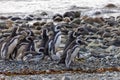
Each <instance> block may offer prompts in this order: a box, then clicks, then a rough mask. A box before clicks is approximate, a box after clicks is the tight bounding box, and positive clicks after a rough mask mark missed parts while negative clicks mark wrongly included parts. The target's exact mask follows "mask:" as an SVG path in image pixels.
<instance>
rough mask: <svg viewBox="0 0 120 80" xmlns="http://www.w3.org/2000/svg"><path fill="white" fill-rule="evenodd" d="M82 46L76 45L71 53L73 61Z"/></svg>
mask: <svg viewBox="0 0 120 80" xmlns="http://www.w3.org/2000/svg"><path fill="white" fill-rule="evenodd" d="M79 50H80V48H79V47H75V48H74V49H73V51H72V53H71V60H72V61H73V60H74V58H75V57H76V55H77V54H78V52H79Z"/></svg>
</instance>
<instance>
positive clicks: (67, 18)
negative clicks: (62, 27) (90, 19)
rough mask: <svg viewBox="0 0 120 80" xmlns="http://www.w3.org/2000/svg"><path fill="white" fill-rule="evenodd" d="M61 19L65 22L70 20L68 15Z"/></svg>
mask: <svg viewBox="0 0 120 80" xmlns="http://www.w3.org/2000/svg"><path fill="white" fill-rule="evenodd" d="M63 21H64V22H66V23H68V22H70V21H71V20H70V18H69V17H65V18H63Z"/></svg>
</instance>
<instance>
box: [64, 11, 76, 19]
mask: <svg viewBox="0 0 120 80" xmlns="http://www.w3.org/2000/svg"><path fill="white" fill-rule="evenodd" d="M63 17H69V18H70V20H73V19H74V18H75V14H74V13H73V12H72V11H71V12H66V13H64V14H63Z"/></svg>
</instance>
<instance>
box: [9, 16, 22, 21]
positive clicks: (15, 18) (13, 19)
mask: <svg viewBox="0 0 120 80" xmlns="http://www.w3.org/2000/svg"><path fill="white" fill-rule="evenodd" d="M11 20H12V21H16V20H21V18H20V17H12V18H11Z"/></svg>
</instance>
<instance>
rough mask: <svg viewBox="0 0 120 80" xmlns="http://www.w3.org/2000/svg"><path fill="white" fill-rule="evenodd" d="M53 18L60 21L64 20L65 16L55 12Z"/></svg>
mask: <svg viewBox="0 0 120 80" xmlns="http://www.w3.org/2000/svg"><path fill="white" fill-rule="evenodd" d="M53 20H54V21H58V22H60V21H62V20H63V16H62V15H61V14H55V15H54V16H53Z"/></svg>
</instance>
